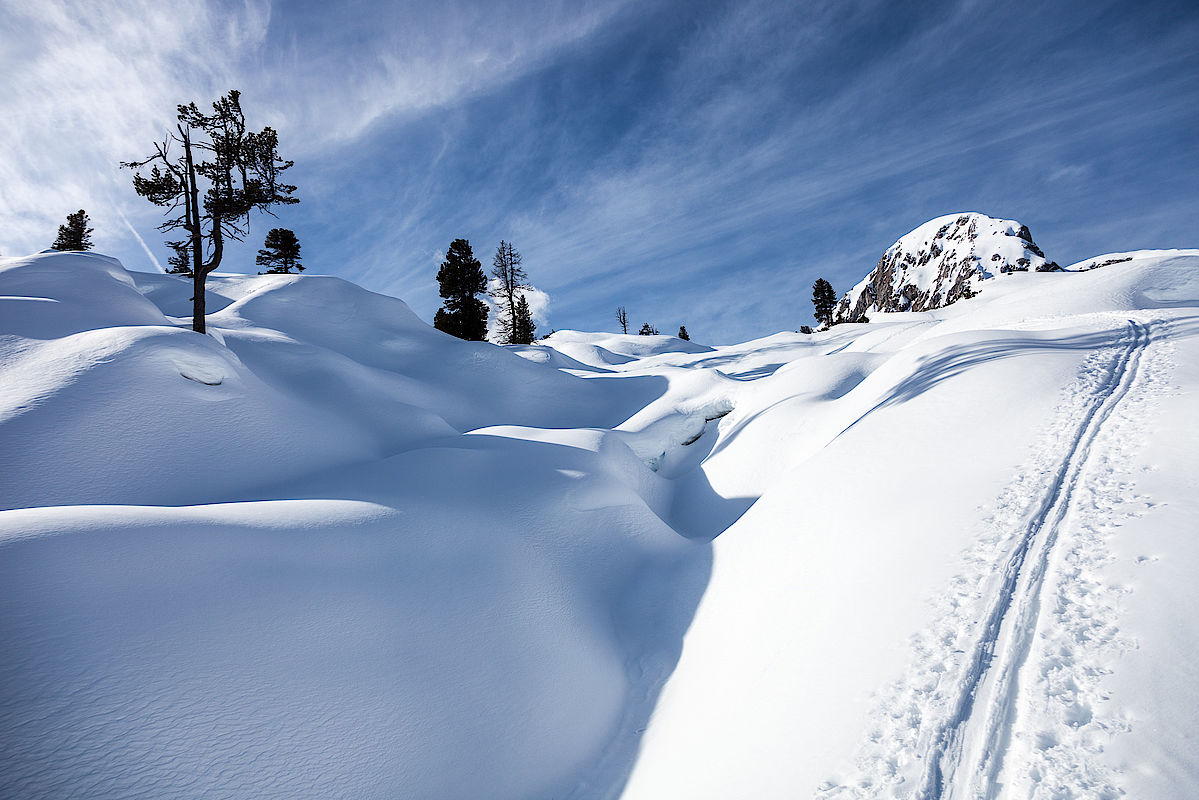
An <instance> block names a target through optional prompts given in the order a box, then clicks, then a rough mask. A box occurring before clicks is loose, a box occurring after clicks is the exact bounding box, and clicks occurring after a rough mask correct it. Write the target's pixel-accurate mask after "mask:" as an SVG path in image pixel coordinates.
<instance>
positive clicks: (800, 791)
mask: <svg viewBox="0 0 1199 800" xmlns="http://www.w3.org/2000/svg"><path fill="white" fill-rule="evenodd" d="M955 219H956V218H955ZM941 224H944V221H942V222H941ZM1003 225H1005V226H1011V225H1014V223H1003ZM968 229H969V225H968V224H967V225H966V230H967V231H968ZM936 230H939V227H938V228H937V229H936ZM936 230H932V231H931V234H935V233H936ZM1004 230H1007V231H1009V232H1008V233H994V234H993V235H994V237H995V238H996V241H997V242H1003V244H1002V246H1000V245H996V247H997V248H999V249H997V250H995V252H1001V253H1006V252H1007V250H1005V249H1003V248H1007V247H1008V245H1009V244H1012V243H1011V242H1007V241H1006V240H1007V239H1015V240H1018V241H1026V242H1027V239H1021V238H1020V236H1019V235H1018V231H1015V229H1014V228H1010V227H1009V228H1005V229H1004ZM1013 231H1014V232H1013ZM976 233H977V228H976ZM913 235H915V234H913ZM947 235H948V229H947ZM989 235H990V234H989ZM922 236H923V234H922ZM1000 236H1003V237H1004V239H999V238H998V237H1000ZM905 238H906V237H905ZM934 238H935V237H934ZM943 238H944V237H943ZM930 241H932V239H930ZM1029 244H1030V243H1029ZM964 246H965V245H963V247H964ZM1012 246H1013V247H1014V246H1015V245H1012ZM1024 246H1025V245H1022V247H1024ZM918 251H919V248H917V252H918ZM928 252H931V250H928ZM971 252H973V253H974V254H975V255H977V254H979V253H981V252H983V250H982V249H981V246H978V247H975V248H974V249H973V250H972V251H971ZM1015 252H1016V251H1015V250H1012V252H1011V253H1010V255H1015ZM959 255H960V258H959V259H958V260H959V261H960V260H961V259H962V258H965V257H966V250H961V251H960V253H959ZM1018 257H1021V256H1018ZM1103 262H1112V263H1109V264H1108V265H1106V266H1104V268H1103V269H1094V270H1088V271H1063V272H1053V273H1042V274H1037V273H1035V271H1029V272H1026V273H1013V274H1009V275H1007V276H1005V277H1004V278H1003V279H1002V280H996V281H993V282H988V284H987V285H986V287H985V291H984V292H982V293H981V294H980V296H979V297H977V298H975V299H973V300H971V301H970V302H968V303H957V304H954V305H952V306H949V307H946V308H940V309H937V310H932V311H925V312H920V313H916V312H908V313H890V314H880V315H878V316H877V317H876V318H875V319H874V321H872V323H871V324H870V325H853V326H838V327H835V328H833V329H832V330H831V331H828V332H823V333H817V334H814V335H810V336H807V335H800V334H776V335H774V336H770V337H766V338H763V339H759V340H756V341H752V342H747V343H744V344H740V345H734V346H728V347H706V346H703V345H699V344H695V343H688V342H682V341H680V340H677V339H673V338H671V337H664V336H662V337H641V336H622V335H613V334H588V333H580V332H567V331H563V332H559V333H557V334H555V335H554V336H553V337H551V338H550V339H548V340H546V341H545V342H543V343H539V344H537V345H533V346H527V347H513V348H501V347H496V346H493V345H489V344H475V343H466V342H461V341H458V340H456V339H452V338H450V337H448V336H445V335H443V334H441V333H440V332H437V331H435V330H433V329H432V328H430V327H429V326H427V325H425V324H424V323H423V322H421V321H420V320H419V319H417V318H416V317H415V315H413V314H412V312H411V311H410V310H409V309H408V307H407V306H406V305H405V304H404V303H402V302H401V301H399V300H395V299H392V298H387V297H382V296H380V295H375V294H371V293H370V292H366V291H364V290H362V289H359V288H358V287H355V286H353V285H351V284H348V283H346V282H344V281H340V280H337V279H334V278H325V277H319V276H311V275H304V276H262V277H251V276H223V277H217V278H215V279H213V280H211V282H210V292H211V297H210V298H209V307H210V309H213V310H214V313H213V314H212V316H211V317H210V325H211V336H201V335H198V334H195V333H192V332H191V331H190V330H188V329H187V320H186V318H185V315H186V314H187V310H188V309H187V306H188V304H187V298H188V297H189V296H190V286H189V285H188V284H186V283H184V282H182V281H180V280H178V279H176V278H173V277H169V276H161V275H145V274H139V273H131V272H127V271H126V270H124V269H123V268H122V267H121V266H120V264H118V263H117V262H115V261H113V260H111V259H107V258H105V257H103V256H96V255H91V254H74V253H57V254H42V255H37V256H32V257H29V258H19V259H2V260H0V508H2V509H5V510H0V654H2V656H0V740H2V741H3V742H4V747H3V749H2V750H0V796H3V797H21V798H62V797H105V798H121V797H162V798H169V797H196V796H208V795H211V796H219V797H232V798H243V797H244V798H251V797H252V798H263V797H287V798H297V797H313V798H317V797H322V798H323V797H332V796H337V797H362V798H365V797H419V798H446V799H447V800H449V799H451V798H463V797H487V798H530V797H538V798H540V797H558V798H616V797H623V798H626V799H627V800H635V799H637V798H654V799H655V800H661V799H662V798H689V799H691V798H712V799H713V800H716V799H718V798H719V799H720V800H725V799H727V798H733V797H754V798H784V797H786V798H793V797H813V796H819V797H821V798H840V797H901V798H931V797H963V798H965V797H970V798H974V797H987V798H995V797H1069V796H1076V797H1115V796H1119V795H1120V794H1121V793H1126V794H1127V795H1128V796H1130V797H1137V798H1176V797H1186V796H1190V795H1191V794H1193V787H1194V786H1195V785H1196V784H1197V783H1199V757H1197V756H1196V755H1195V753H1196V752H1197V751H1196V749H1195V748H1194V747H1192V746H1191V744H1192V743H1193V742H1194V740H1195V738H1196V737H1197V736H1199V688H1197V686H1196V684H1195V682H1194V680H1193V678H1192V673H1193V664H1194V663H1195V662H1196V660H1197V659H1199V624H1197V623H1196V622H1195V620H1196V619H1199V592H1196V590H1195V587H1194V580H1193V576H1194V575H1195V574H1196V571H1197V570H1199V541H1197V540H1196V538H1195V537H1194V531H1195V530H1196V529H1199V501H1197V500H1196V495H1195V492H1194V487H1195V485H1196V482H1197V481H1199V433H1197V431H1196V428H1195V426H1194V425H1193V420H1192V418H1193V415H1194V397H1195V393H1196V389H1199V367H1196V365H1199V251H1195V250H1187V251H1142V252H1135V253H1123V254H1116V255H1114V256H1098V257H1096V258H1094V259H1089V260H1088V261H1087V262H1085V263H1084V264H1082V265H1078V267H1076V268H1072V270H1074V269H1077V270H1081V268H1082V267H1083V266H1086V265H1087V264H1100V263H1103ZM1037 263H1039V262H1034V261H1033V260H1032V259H1030V261H1029V264H1030V266H1032V268H1033V269H1034V270H1035V266H1036V265H1037Z"/></svg>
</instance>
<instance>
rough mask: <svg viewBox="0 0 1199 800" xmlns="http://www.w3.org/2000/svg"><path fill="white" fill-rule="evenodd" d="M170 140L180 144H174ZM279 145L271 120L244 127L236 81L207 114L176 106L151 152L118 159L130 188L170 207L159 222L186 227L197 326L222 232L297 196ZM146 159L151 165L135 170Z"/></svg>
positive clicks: (234, 236) (227, 236)
mask: <svg viewBox="0 0 1199 800" xmlns="http://www.w3.org/2000/svg"><path fill="white" fill-rule="evenodd" d="M172 145H178V147H179V149H180V150H181V151H182V152H181V153H178V154H176V153H173V152H171V147H172ZM278 150H279V135H278V134H277V133H276V132H275V130H274V129H273V128H270V127H267V128H263V129H262V130H261V131H258V132H255V131H252V130H246V116H245V114H244V113H243V111H242V108H241V93H240V92H238V91H237V90H236V89H234V90H232V91H230V92H229V93H228V94H226V95H224V96H223V97H221V98H220V99H218V100H216V101H215V102H213V104H212V113H211V114H204V113H201V112H200V109H199V108H197V107H196V104H195V103H188V104H187V105H179V106H177V107H176V123H175V132H174V133H170V134H168V135H167V137H166V138H165V139H164V140H163V141H161V142H155V143H154V153H153V154H152V155H150V156H147V157H146V158H144V159H142V160H141V161H126V162H122V164H121V166H122V167H126V168H128V169H132V170H135V171H136V172H135V173H134V175H133V189H134V191H136V192H137V193H138V194H139V195H141V196H142V197H144V198H146V199H147V200H149V201H150V202H151V203H153V204H154V205H156V206H161V207H163V208H165V209H166V213H167V214H172V215H173V216H171V217H170V218H169V219H167V221H166V222H164V223H162V224H161V225H159V226H158V228H159V230H162V231H169V230H182V231H183V232H184V233H185V234H186V237H185V238H184V240H183V241H182V242H181V245H182V247H181V248H178V249H176V255H177V256H182V255H183V254H185V253H186V254H187V255H188V256H189V258H190V262H191V263H190V269H191V275H192V281H193V291H192V329H193V330H195V331H197V332H198V333H204V310H205V309H204V300H205V293H204V282H205V280H206V279H207V278H208V276H209V274H211V273H212V272H214V271H215V270H216V269H217V267H219V266H220V264H221V259H222V257H223V256H224V253H225V242H226V240H229V241H236V242H240V241H241V240H242V239H243V238H244V237H245V235H246V233H248V231H249V225H250V214H251V213H252V212H253V211H265V212H267V213H270V210H271V208H272V207H273V206H275V205H288V204H291V203H298V202H300V201H299V199H297V198H295V197H292V196H291V195H292V192H294V191H295V190H296V187H294V186H291V185H289V184H286V183H283V181H282V174H283V172H284V171H286V170H287V169H289V168H291V166H292V162H290V161H284V160H283V159H282V158H280V157H279V152H278ZM201 159H203V160H201ZM146 167H149V172H148V173H145V174H143V173H142V172H140V170H142V169H143V168H146Z"/></svg>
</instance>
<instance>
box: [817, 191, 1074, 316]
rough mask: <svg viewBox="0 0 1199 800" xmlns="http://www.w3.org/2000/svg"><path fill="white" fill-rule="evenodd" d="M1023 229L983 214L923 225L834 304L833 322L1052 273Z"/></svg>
mask: <svg viewBox="0 0 1199 800" xmlns="http://www.w3.org/2000/svg"><path fill="white" fill-rule="evenodd" d="M1057 269H1060V267H1058V265H1057V264H1056V263H1054V262H1052V261H1048V260H1046V258H1045V254H1044V253H1043V252H1042V251H1041V248H1039V247H1037V245H1036V244H1035V243H1034V242H1033V240H1032V234H1030V233H1029V232H1028V227H1027V226H1025V225H1021V224H1020V223H1019V222H1013V221H1012V220H1008V219H995V218H994V217H988V216H986V215H985V214H978V213H964V214H949V215H947V216H944V217H937V218H936V219H932V220H929V221H928V222H926V223H924V224H923V225H921V226H920V227H919V228H916V230H914V231H912V232H911V233H908V234H906V235H905V236H902V237H900V238H899V241H897V242H896V243H895V244H893V245H891V246H890V247H889V248H888V249H887V252H886V253H883V257H882V258H880V259H879V261H878V266H876V267H875V268H874V269H873V270H872V271H871V272H870V274H869V275H867V276H866V277H865V278H863V279H862V281H861V282H859V283H858V285H857V286H854V287H853V288H852V289H850V290H849V291H848V292H846V293H845V296H844V297H842V298H841V302H840V303H838V304H837V308H836V311H835V312H834V319H835V320H836V321H837V322H859V321H861V320H862V319H863V318H867V319H868V318H869V315H870V314H874V313H878V312H887V311H928V310H929V309H934V308H941V307H942V306H947V305H949V304H951V303H954V302H956V301H958V300H960V299H962V298H963V297H969V296H971V295H972V294H973V293H974V292H975V291H976V290H977V289H978V284H979V283H980V282H981V281H984V280H986V279H988V278H991V277H993V276H995V275H1000V274H1006V273H1009V272H1027V271H1029V270H1033V271H1035V272H1052V271H1054V270H1057Z"/></svg>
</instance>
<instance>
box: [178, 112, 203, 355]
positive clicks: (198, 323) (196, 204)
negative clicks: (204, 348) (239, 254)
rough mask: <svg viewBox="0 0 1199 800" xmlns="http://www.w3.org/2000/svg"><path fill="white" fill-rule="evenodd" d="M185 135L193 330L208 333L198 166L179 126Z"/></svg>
mask: <svg viewBox="0 0 1199 800" xmlns="http://www.w3.org/2000/svg"><path fill="white" fill-rule="evenodd" d="M179 133H180V134H181V135H182V136H183V155H184V161H185V164H186V167H187V202H186V204H185V205H186V208H184V212H185V213H186V214H187V231H188V233H189V234H191V246H192V330H193V331H195V332H196V333H207V329H206V328H205V326H204V279H205V278H207V277H208V275H207V273H206V272H205V271H204V249H203V247H202V245H201V242H200V188H199V186H198V185H197V184H196V167H195V163H194V162H193V161H192V142H191V136H190V134H189V132H188V131H185V130H183V128H182V127H180V128H179Z"/></svg>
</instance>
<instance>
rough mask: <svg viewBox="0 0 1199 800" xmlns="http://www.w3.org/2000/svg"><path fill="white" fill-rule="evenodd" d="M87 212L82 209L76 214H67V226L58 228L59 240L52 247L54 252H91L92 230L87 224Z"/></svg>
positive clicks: (88, 220)
mask: <svg viewBox="0 0 1199 800" xmlns="http://www.w3.org/2000/svg"><path fill="white" fill-rule="evenodd" d="M89 222H91V220H90V219H88V216H87V212H86V211H84V210H83V209H82V208H81V209H79V210H78V211H76V212H75V213H74V214H67V224H66V225H59V226H58V238H57V239H55V240H54V244H52V245H50V248H51V249H52V250H91V249H92V228H89V227H88V226H87V224H88V223H89Z"/></svg>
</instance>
